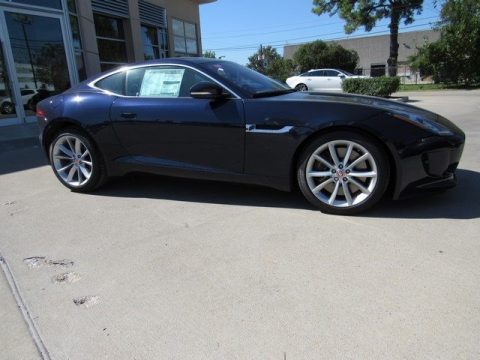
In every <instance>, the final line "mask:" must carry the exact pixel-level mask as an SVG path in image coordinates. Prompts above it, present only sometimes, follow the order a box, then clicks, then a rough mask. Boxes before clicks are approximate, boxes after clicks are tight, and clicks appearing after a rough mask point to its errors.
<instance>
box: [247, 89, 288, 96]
mask: <svg viewBox="0 0 480 360" xmlns="http://www.w3.org/2000/svg"><path fill="white" fill-rule="evenodd" d="M296 91H297V90H295V89H283V90H270V91H260V92H256V93H254V94H253V96H252V97H253V98H261V97H269V96H277V95H283V94H290V93H292V92H296Z"/></svg>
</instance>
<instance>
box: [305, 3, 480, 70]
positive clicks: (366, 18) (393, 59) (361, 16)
mask: <svg viewBox="0 0 480 360" xmlns="http://www.w3.org/2000/svg"><path fill="white" fill-rule="evenodd" d="M474 1H475V0H474ZM313 5H314V7H313V12H314V13H315V14H317V15H322V14H324V13H329V14H330V16H332V15H335V14H338V15H339V16H340V18H342V19H344V20H345V21H346V24H345V32H346V33H347V34H351V33H352V32H354V31H355V30H357V29H358V28H359V27H362V26H363V27H364V28H365V30H366V31H371V30H372V29H373V27H374V26H375V24H376V23H377V21H379V20H382V19H387V18H389V19H390V25H389V27H390V55H389V58H388V60H387V63H388V74H389V75H390V76H396V75H397V59H398V27H399V25H400V22H401V21H402V20H403V23H404V24H405V25H407V24H411V23H412V22H413V21H414V15H415V14H421V12H422V10H423V0H313Z"/></svg>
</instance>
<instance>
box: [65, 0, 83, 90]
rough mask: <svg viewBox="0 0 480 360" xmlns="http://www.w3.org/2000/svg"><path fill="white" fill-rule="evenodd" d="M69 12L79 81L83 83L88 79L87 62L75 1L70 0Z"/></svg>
mask: <svg viewBox="0 0 480 360" xmlns="http://www.w3.org/2000/svg"><path fill="white" fill-rule="evenodd" d="M68 12H69V20H70V28H71V30H72V44H73V50H74V52H75V64H76V66H77V72H78V79H79V80H80V81H83V80H85V79H86V78H87V72H86V69H85V62H84V61H83V48H82V39H81V36H80V28H79V26H78V16H77V8H76V4H75V0H68Z"/></svg>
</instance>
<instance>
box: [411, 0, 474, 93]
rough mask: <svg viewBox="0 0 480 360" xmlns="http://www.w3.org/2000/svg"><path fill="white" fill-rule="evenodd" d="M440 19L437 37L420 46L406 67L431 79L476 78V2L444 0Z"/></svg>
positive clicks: (468, 80) (458, 80)
mask: <svg viewBox="0 0 480 360" xmlns="http://www.w3.org/2000/svg"><path fill="white" fill-rule="evenodd" d="M440 18H441V20H440V22H439V23H438V28H439V30H440V31H441V38H440V40H439V41H436V42H434V43H431V44H426V45H424V46H423V47H421V48H420V49H419V50H418V53H417V55H415V56H412V57H411V58H410V59H409V60H410V66H411V67H412V68H413V69H418V70H420V72H421V74H422V76H433V79H434V81H435V82H445V83H455V84H458V83H464V84H465V85H467V86H468V85H469V84H471V83H472V82H476V81H480V2H479V1H478V0H446V2H445V3H444V5H443V8H442V11H441V13H440Z"/></svg>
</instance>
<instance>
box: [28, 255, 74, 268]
mask: <svg viewBox="0 0 480 360" xmlns="http://www.w3.org/2000/svg"><path fill="white" fill-rule="evenodd" d="M23 262H24V263H25V264H26V265H27V266H28V267H29V268H30V269H35V268H39V267H42V266H54V267H71V266H73V265H74V262H73V261H72V260H68V259H61V260H50V259H47V258H46V257H45V256H32V257H28V258H25V259H23Z"/></svg>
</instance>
